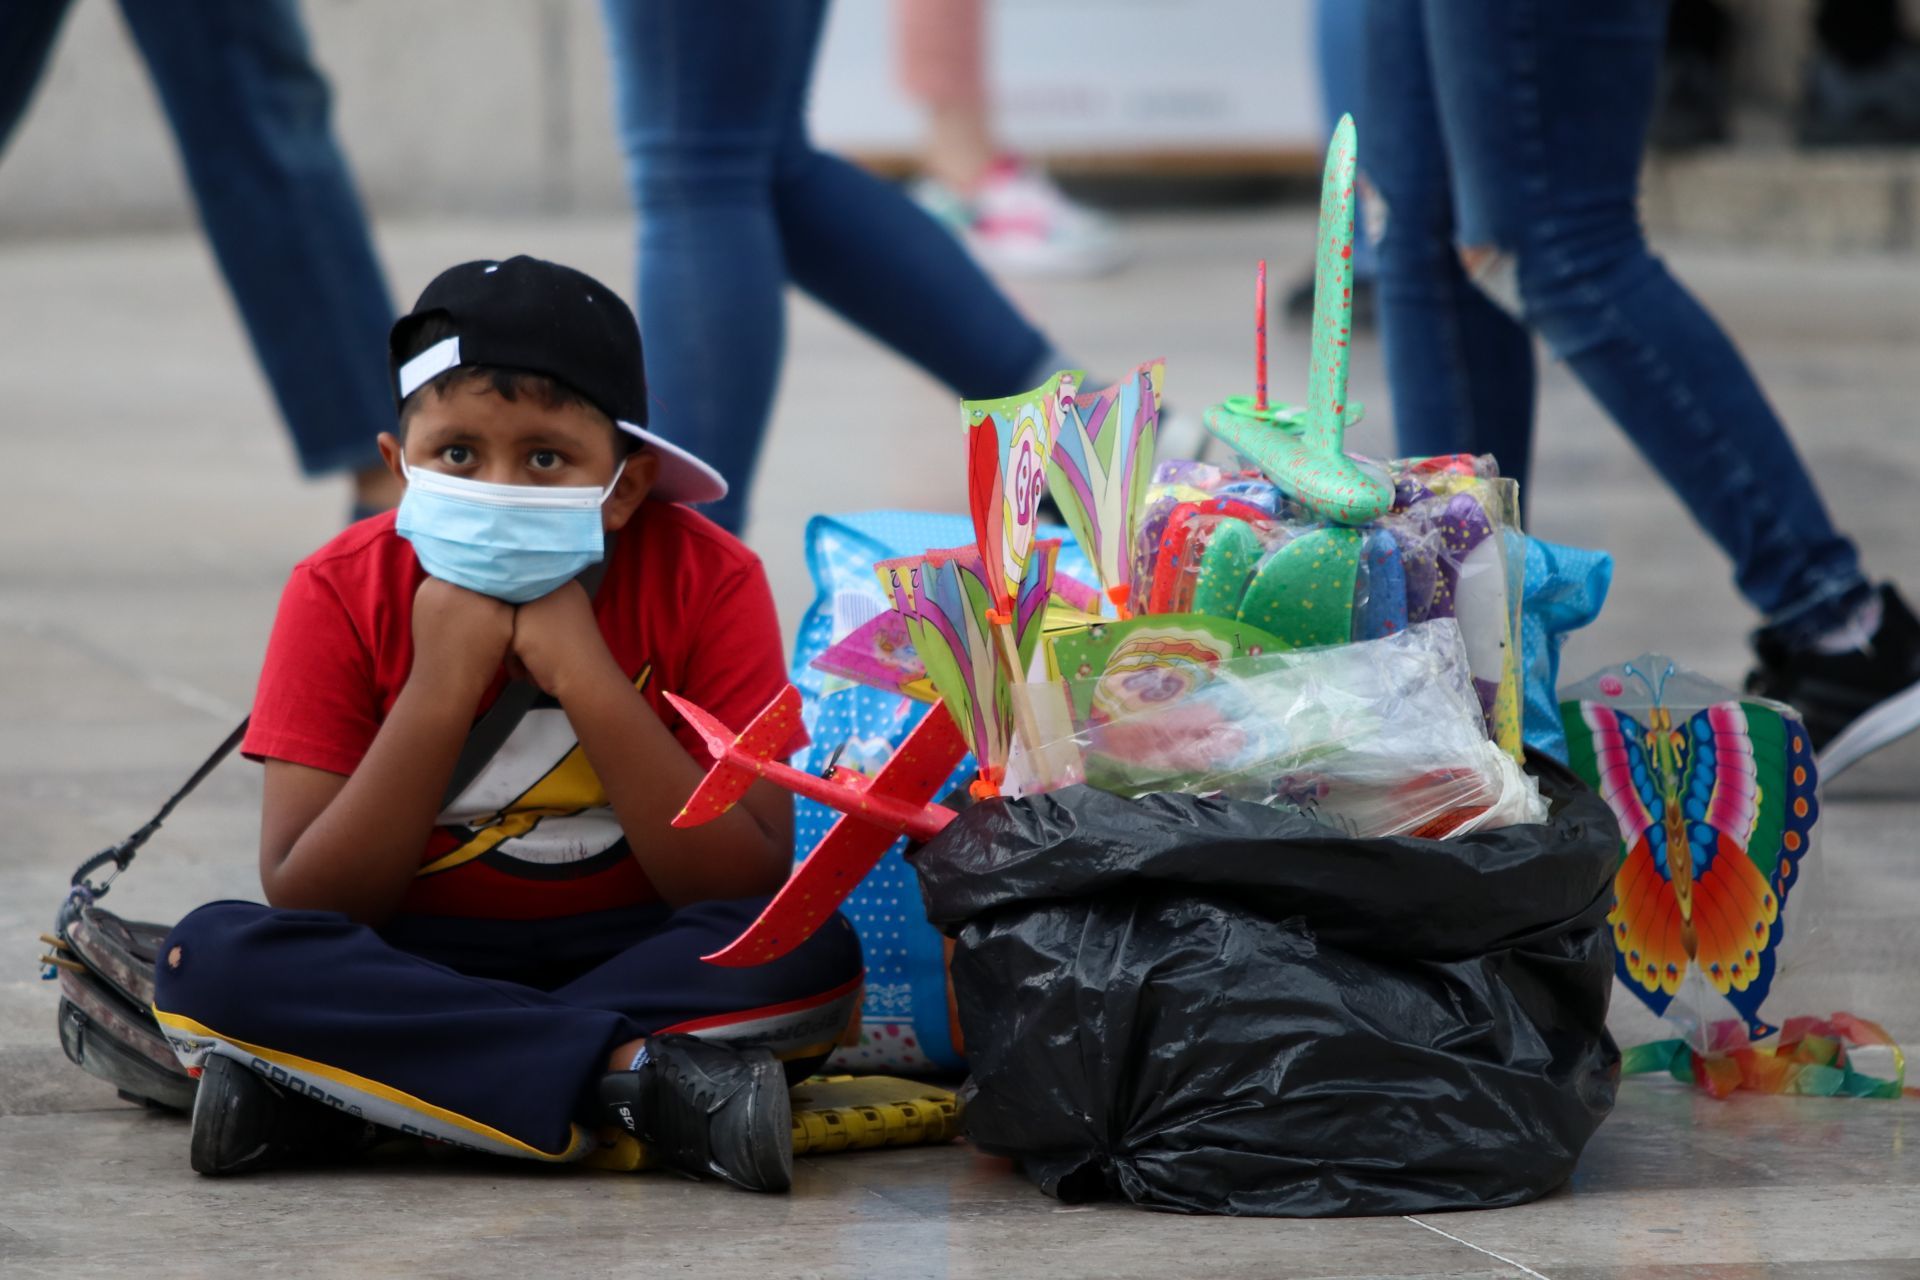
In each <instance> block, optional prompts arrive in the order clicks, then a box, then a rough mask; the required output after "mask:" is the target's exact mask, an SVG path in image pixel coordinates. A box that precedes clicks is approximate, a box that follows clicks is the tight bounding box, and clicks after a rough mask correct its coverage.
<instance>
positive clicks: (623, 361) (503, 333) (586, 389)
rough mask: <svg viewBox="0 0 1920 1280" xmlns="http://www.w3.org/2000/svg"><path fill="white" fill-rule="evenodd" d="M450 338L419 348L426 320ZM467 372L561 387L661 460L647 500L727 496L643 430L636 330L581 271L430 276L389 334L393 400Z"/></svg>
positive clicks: (532, 269) (620, 304)
mask: <svg viewBox="0 0 1920 1280" xmlns="http://www.w3.org/2000/svg"><path fill="white" fill-rule="evenodd" d="M430 319H437V320H439V321H441V322H442V326H443V327H450V328H451V329H452V330H453V332H452V334H451V336H442V337H439V338H437V339H435V340H434V341H432V342H425V341H424V340H423V339H422V338H421V337H420V336H419V335H420V331H421V328H422V325H423V324H424V322H426V321H428V320H430ZM463 365H487V366H492V367H495V368H503V369H523V370H525V371H527V372H528V373H537V374H542V375H544V376H546V377H549V378H553V379H555V380H556V381H559V382H563V383H565V384H566V385H567V386H569V387H571V388H572V389H573V390H575V391H577V392H579V393H580V394H581V395H582V396H585V397H586V398H587V400H588V401H589V402H591V403H592V404H593V405H594V407H596V408H598V409H599V410H600V411H601V412H602V413H604V414H606V415H607V416H608V417H609V418H612V419H613V424H614V426H616V427H618V428H619V429H620V430H622V431H624V432H626V433H627V434H628V435H631V436H634V437H635V438H637V439H639V440H643V441H645V442H646V443H647V444H649V445H651V446H652V447H653V448H654V449H655V451H657V452H658V453H659V455H660V476H659V479H658V480H657V481H656V482H655V484H654V489H653V495H652V496H654V497H656V498H659V499H660V500H662V501H664V502H688V503H693V502H712V501H714V500H715V499H717V498H722V497H725V496H726V492H727V482H726V481H725V480H724V479H722V478H721V475H720V473H719V472H717V471H715V470H714V469H713V468H712V467H710V466H708V465H707V464H706V463H705V462H702V461H701V460H700V459H699V458H696V457H694V456H693V455H692V454H691V453H688V452H687V451H686V450H685V449H682V448H680V447H679V446H678V445H676V444H673V443H671V442H670V441H668V440H665V439H663V438H661V437H660V436H657V435H655V434H653V433H652V432H651V431H648V430H647V429H646V422H647V371H646V362H645V360H644V359H643V358H642V355H641V350H640V326H639V325H638V324H636V323H635V322H634V318H633V311H632V310H631V309H630V308H629V307H628V306H627V304H626V303H625V302H624V301H623V300H622V299H621V297H620V295H619V294H617V293H615V292H614V291H613V290H611V289H609V288H607V286H605V285H603V284H601V283H600V282H599V281H598V280H595V279H594V278H593V277H592V276H590V275H588V274H586V273H585V272H584V271H575V270H574V269H573V268H572V267H563V266H561V265H560V264H559V263H557V262H546V261H543V260H542V259H539V258H529V257H525V256H521V257H517V258H508V259H506V260H505V261H500V262H494V261H480V262H463V263H461V264H460V265H459V266H457V267H448V268H447V269H446V270H445V271H442V272H441V273H440V274H439V275H437V276H435V277H434V278H433V282H432V283H431V284H429V285H428V286H427V287H426V289H425V290H424V291H422V293H421V294H420V300H419V301H418V302H416V303H414V304H413V310H412V311H410V312H408V313H407V314H406V315H404V316H401V317H400V319H398V320H396V321H395V322H394V325H393V329H392V331H391V332H390V333H389V334H388V335H387V367H388V370H389V372H390V373H391V375H392V378H393V395H394V403H395V404H399V403H400V402H402V401H404V400H405V399H406V398H407V397H408V396H410V395H412V394H413V393H414V392H415V391H418V390H419V389H420V388H421V387H424V386H426V385H427V384H428V383H429V382H431V381H433V380H434V379H435V378H437V377H439V376H440V375H441V374H443V373H447V372H449V371H451V370H454V369H458V368H460V367H462V366H463Z"/></svg>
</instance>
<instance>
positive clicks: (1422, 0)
mask: <svg viewBox="0 0 1920 1280" xmlns="http://www.w3.org/2000/svg"><path fill="white" fill-rule="evenodd" d="M1366 3H1367V5H1368V12H1367V75H1366V81H1367V102H1366V108H1367V112H1366V118H1367V119H1368V122H1369V129H1368V131H1367V134H1366V135H1365V136H1363V137H1362V138H1361V139H1360V160H1361V167H1362V168H1363V169H1364V170H1365V173H1366V176H1367V178H1368V180H1369V181H1370V183H1371V184H1372V186H1373V188H1374V190H1375V192H1376V193H1377V198H1378V200H1379V202H1380V205H1381V209H1380V211H1379V212H1378V213H1376V218H1379V217H1380V216H1381V215H1384V232H1383V234H1382V236H1381V239H1380V242H1379V246H1378V248H1379V258H1380V284H1379V295H1378V296H1379V303H1380V314H1381V324H1382V328H1383V334H1384V338H1385V343H1386V357H1387V377H1388V381H1389V384H1390V386H1391V389H1392V393H1393V407H1394V419H1395V422H1396V423H1397V426H1398V431H1399V446H1400V449H1401V450H1402V452H1404V453H1406V454H1409V455H1414V454H1434V453H1452V452H1460V451H1465V452H1473V453H1491V454H1493V455H1494V456H1495V457H1496V458H1498V459H1499V462H1500V468H1501V471H1502V473H1503V474H1506V475H1510V476H1515V477H1517V478H1518V479H1519V480H1520V481H1521V483H1522V484H1523V485H1524V484H1525V483H1526V481H1527V478H1528V472H1529V469H1530V466H1531V462H1532V456H1531V455H1532V445H1533V415H1534V400H1535V378H1536V374H1535V368H1534V348H1533V334H1534V333H1536V332H1537V333H1538V334H1539V335H1540V336H1541V337H1542V338H1544V339H1545V340H1546V342H1547V345H1548V347H1549V348H1550V349H1551V350H1552V352H1553V354H1554V355H1555V356H1557V357H1558V358H1559V359H1561V360H1563V361H1565V362H1566V364H1567V366H1568V367H1569V368H1570V369H1572V370H1573V372H1574V374H1575V375H1576V376H1577V377H1578V378H1579V379H1580V381H1581V382H1582V383H1584V384H1585V386H1586V388H1587V390H1588V392H1589V393H1591V394H1592V395H1593V397H1594V398H1595V399H1596V400H1598V401H1599V402H1600V404H1601V406H1602V407H1604V408H1605V409H1606V410H1607V412H1608V414H1609V415H1611V416H1612V418H1613V420H1614V421H1615V422H1617V423H1619V424H1620V426H1621V428H1622V429H1623V430H1625V431H1626V432H1627V434H1628V435H1629V436H1630V437H1631V438H1632V440H1633V442H1634V444H1635V445H1636V446H1637V447H1638V448H1639V449H1640V451H1641V453H1642V454H1643V455H1644V456H1645V457H1646V459H1647V461H1648V462H1650V463H1651V464H1652V465H1653V467H1654V469H1655V470H1657V471H1658V472H1659V473H1660V474H1661V476H1662V477H1664V478H1665V479H1666V481H1667V483H1668V484H1669V485H1671V486H1672V488H1673V490H1674V492H1675V493H1676V494H1678V495H1679V497H1680V500H1681V501H1682V502H1684V503H1685V504H1686V506H1687V509H1688V510H1689V511H1690V512H1691V513H1692V514H1693V517H1694V519H1695V520H1697V521H1698V522H1699V523H1700V525H1701V526H1702V527H1703V528H1704V529H1705V530H1706V531H1707V533H1708V534H1709V535H1711V536H1712V538H1713V539H1714V541H1716V542H1717V543H1719V544H1720V547H1721V548H1722V550H1724V551H1725V552H1726V553H1727V555H1728V556H1729V557H1730V558H1731V559H1732V561H1733V566H1734V580H1735V582H1736V583H1737V584H1738V586H1739V588H1740V590H1741V592H1742V594H1744V595H1745V596H1746V597H1747V599H1748V600H1749V601H1750V602H1751V603H1752V604H1753V606H1754V607H1755V608H1756V609H1758V610H1759V611H1760V612H1761V613H1762V614H1763V615H1764V616H1765V618H1766V620H1767V627H1768V629H1769V630H1772V631H1775V632H1776V633H1777V634H1778V635H1779V636H1780V638H1781V639H1783V640H1785V641H1786V642H1787V643H1789V644H1796V643H1802V642H1804V641H1806V640H1808V639H1810V638H1811V637H1813V636H1816V635H1818V634H1820V633H1821V632H1824V631H1827V630H1830V629H1832V628H1834V627H1837V626H1839V625H1841V624H1842V623H1843V622H1844V621H1845V620H1846V618H1847V617H1848V616H1849V614H1850V613H1851V612H1852V611H1853V609H1854V608H1855V607H1856V606H1857V605H1858V604H1859V602H1860V601H1861V600H1862V599H1863V598H1864V597H1865V596H1866V595H1867V593H1868V591H1869V587H1868V584H1867V580H1866V579H1865V577H1864V576H1863V575H1862V573H1861V570H1860V562H1859V555H1858V553H1857V551H1856V550H1855V549H1854V546H1853V544H1852V542H1850V541H1849V540H1848V539H1847V538H1846V537H1844V536H1843V535H1841V534H1840V533H1839V532H1838V531H1836V530H1835V528H1834V526H1833V521H1832V519H1831V517H1830V516H1829V515H1828V513H1827V509H1826V506H1825V504H1824V503H1823V502H1822V500H1821V498H1820V494H1819V492H1818V490H1816V489H1815V488H1814V484H1813V480H1812V477H1810V476H1809V475H1808V474H1807V469H1806V466H1805V464H1804V463H1803V462H1802V461H1801V459H1800V457H1799V455H1798V453H1796V452H1795V450H1794V447H1793V442H1792V441H1791V440H1790V439H1789V438H1788V436H1787V433H1786V430H1785V428H1784V427H1783V426H1782V425H1781V423H1780V420H1779V418H1778V417H1777V416H1776V415H1775V414H1774V412H1773V409H1772V407H1771V406H1770V405H1769V404H1768V403H1767V400H1766V397H1765V396H1764V395H1763V394H1762V392H1761V390H1760V387H1759V385H1758V384H1757V383H1756V382H1755V381H1754V378H1753V374H1752V373H1751V372H1750V371H1749V370H1748V368H1747V366H1746V363H1745V362H1744V361H1743V360H1742V359H1741V358H1740V353H1739V352H1738V351H1737V350H1735V349H1734V346H1733V343H1732V342H1731V341H1729V340H1728V338H1727V336H1726V334H1725V333H1723V332H1722V331H1721V329H1720V326H1719V325H1718V324H1716V323H1715V322H1714V320H1713V317H1712V316H1710V315H1708V314H1707V312H1706V310H1705V309H1704V308H1702V307H1701V305H1700V304H1699V302H1697V301H1696V300H1695V299H1694V297H1693V295H1692V294H1690V293H1688V292H1687V291H1686V289H1685V288H1683V287H1682V286H1681V285H1680V283H1679V282H1678V281H1676V280H1675V279H1674V278H1673V276H1672V275H1671V274H1669V273H1668V271H1667V269H1666V267H1665V265H1664V264H1662V263H1661V261H1660V260H1659V259H1658V258H1656V257H1654V256H1653V254H1652V253H1651V252H1649V250H1648V248H1647V244H1646V239H1645V237H1644V235H1643V233H1642V231H1641V228H1640V222H1639V217H1638V212H1637V201H1638V194H1639V177H1640V162H1641V155H1642V152H1643V150H1644V147H1645V143H1646V135H1647V126H1648V123H1649V120H1650V118H1651V115H1652V111H1653V95H1654V83H1655V78H1656V76H1657V75H1658V73H1659V68H1660V58H1661V53H1662V48H1663V43H1664V36H1665V32H1666V21H1667V0H1606V2H1605V3H1599V4H1594V3H1584V2H1581V0H1571V2H1570V0H1366Z"/></svg>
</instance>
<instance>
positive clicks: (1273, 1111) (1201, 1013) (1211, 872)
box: [913, 762, 1620, 1217]
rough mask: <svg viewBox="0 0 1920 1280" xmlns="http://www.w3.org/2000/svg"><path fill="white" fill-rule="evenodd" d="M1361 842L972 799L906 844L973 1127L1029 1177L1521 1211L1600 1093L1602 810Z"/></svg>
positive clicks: (1348, 1206)
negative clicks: (943, 825) (929, 924)
mask: <svg viewBox="0 0 1920 1280" xmlns="http://www.w3.org/2000/svg"><path fill="white" fill-rule="evenodd" d="M1534 769H1535V772H1536V774H1537V775H1538V776H1539V777H1540V781H1541V787H1542V790H1543V792H1544V793H1545V794H1546V796H1547V797H1548V798H1549V800H1550V801H1551V803H1552V814H1551V817H1550V818H1549V820H1548V822H1547V824H1546V825H1544V826H1524V827H1510V828H1507V829H1505V830H1501V831H1493V832H1488V833H1486V834H1484V835H1474V836H1468V837H1464V838H1462V839H1459V840H1451V841H1431V840H1413V839H1379V840H1355V839H1350V838H1347V837H1345V836H1342V835H1340V834H1339V833H1338V832H1336V831H1334V830H1333V829H1331V828H1329V827H1325V826H1322V825H1320V824H1319V823H1316V822H1314V821H1312V820H1310V819H1307V818H1302V817H1299V816H1296V815H1292V814H1288V813H1284V812H1281V811H1278V810H1274V809H1269V808H1265V807H1262V806H1259V805H1253V804H1244V803H1239V802H1234V801H1220V800H1205V799H1197V798H1194V797H1191V796H1179V795H1159V796H1150V797H1147V798H1145V799H1141V800H1126V799H1122V798H1120V797H1118V796H1113V795H1109V794H1107V793H1104V792H1100V791H1095V790H1091V789H1089V788H1086V787H1073V788H1069V789H1067V790H1064V791H1060V792H1057V793H1055V794H1053V795H1050V796H1042V797H1036V798H1032V799H1026V800H1014V801H1004V802H1002V801H992V802H989V803H986V804H982V805H978V806H976V807H974V808H972V809H969V810H967V811H966V812H964V813H962V814H961V815H960V817H959V818H958V819H957V820H955V821H954V822H953V824H952V825H950V826H949V827H948V828H947V829H946V831H945V832H944V833H943V834H942V835H940V836H939V837H938V838H937V839H936V840H934V841H933V842H931V843H930V844H928V845H927V846H926V847H925V848H924V849H922V850H920V851H919V852H918V853H917V854H915V855H913V857H914V865H915V868H916V869H917V870H918V872H919V875H920V889H921V894H922V896H923V897H924V899H925V901H926V906H927V913H928V917H929V918H930V919H931V920H932V921H933V922H934V924H936V925H937V926H939V927H940V928H941V929H942V930H943V931H945V932H946V933H947V934H948V935H949V936H951V937H953V938H954V939H955V942H956V945H955V951H954V956H953V985H954V991H955V994H956V998H957V1003H958V1010H959V1017H960V1025H961V1030H962V1031H963V1033H964V1035H965V1038H966V1054H967V1062H968V1065H969V1067H970V1068H971V1070H972V1073H973V1089H974V1093H973V1096H972V1097H971V1099H970V1101H969V1103H968V1107H967V1111H966V1130H967V1134H968V1136H969V1137H970V1138H971V1139H972V1140H973V1142H974V1143H975V1145H977V1146H978V1147H980V1148H981V1149H982V1150H985V1151H988V1152H991V1153H994V1154H998V1155H1006V1156H1012V1157H1014V1158H1015V1159H1016V1160H1017V1161H1018V1163H1019V1165H1020V1167H1021V1169H1022V1170H1023V1172H1024V1173H1025V1174H1026V1175H1027V1176H1028V1177H1029V1178H1031V1179H1032V1180H1033V1181H1034V1182H1035V1183H1037V1184H1038V1185H1039V1186H1040V1188H1041V1189H1042V1190H1043V1191H1045V1192H1047V1193H1048V1194H1049V1195H1053V1196H1057V1197H1059V1198H1060V1199H1062V1200H1067V1201H1079V1200H1091V1199H1100V1198H1105V1197H1109V1196H1120V1197H1124V1198H1125V1199H1127V1200H1130V1201H1132V1202H1133V1203H1135V1204H1139V1205H1147V1206H1151V1207H1154V1208H1161V1209H1176V1210H1184V1211H1189V1212H1203V1213H1227V1214H1269V1215H1279V1216H1290V1217H1295V1216H1301V1217H1304V1216H1322V1215H1334V1214H1399V1213H1414V1212H1424V1211H1428V1210H1435V1209H1477V1208H1492V1207H1497V1206H1502V1205H1511V1204H1520V1203H1522V1202H1524V1201H1527V1200H1531V1199H1533V1198H1535V1197H1536V1196H1539V1195H1542V1194H1544V1193H1546V1192H1547V1191H1550V1190H1552V1189H1553V1188H1554V1187H1556V1186H1558V1185H1560V1184H1561V1183H1562V1182H1563V1181H1565V1180H1566V1178H1567V1176H1568V1175H1569V1174H1570V1173H1571V1172H1572V1170H1573V1166H1574V1162H1575V1161H1576V1160H1577V1159H1578V1158H1579V1155H1580V1151H1581V1149H1582V1148H1583V1147H1584V1146H1585V1145H1586V1143H1587V1140H1588V1139H1589V1138H1590V1137H1592V1135H1593V1132H1594V1130H1595V1129H1596V1128H1598V1127H1599V1125H1600V1122H1601V1121H1602V1120H1604V1119H1605V1118H1606V1116H1607V1114H1608V1112H1609V1111H1611V1110H1612V1108H1613V1100H1614V1092H1615V1088H1616V1086H1617V1083H1618V1078H1619V1064H1620V1053H1619V1050H1618V1049H1617V1048H1616V1047H1615V1045H1614V1043H1613V1040H1612V1038H1611V1037H1610V1036H1609V1035H1608V1034H1607V1030H1606V1014H1607V998H1608V995H1609V993H1610V990H1611V987H1612V983H1613V950H1612V942H1611V940H1610V938H1609V936H1608V932H1607V924H1606V915H1607V911H1608V908H1609V906H1610V904H1611V901H1612V872H1613V867H1614V862H1615V859H1616V857H1617V856H1618V851H1617V847H1616V841H1617V838H1618V836H1617V828H1616V826H1615V824H1614V820H1613V815H1612V814H1611V813H1610V812H1609V811H1608V809H1607V807H1606V805H1605V804H1604V803H1603V802H1602V801H1601V800H1600V799H1599V798H1598V797H1596V796H1595V795H1593V793H1592V792H1590V791H1588V790H1587V789H1586V788H1584V787H1583V786H1582V785H1581V784H1580V783H1579V782H1578V781H1577V780H1576V779H1575V778H1574V777H1573V776H1572V775H1571V774H1569V773H1567V772H1566V771H1565V770H1563V769H1561V768H1559V767H1558V766H1557V765H1554V764H1552V763H1551V762H1540V763H1537V764H1536V765H1535V766H1534Z"/></svg>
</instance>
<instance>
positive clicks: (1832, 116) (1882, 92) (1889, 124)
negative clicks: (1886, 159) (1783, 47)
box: [1799, 43, 1920, 147]
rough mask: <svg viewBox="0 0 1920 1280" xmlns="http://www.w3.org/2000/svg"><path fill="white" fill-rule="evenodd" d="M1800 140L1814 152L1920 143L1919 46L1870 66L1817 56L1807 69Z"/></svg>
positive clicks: (1897, 50)
mask: <svg viewBox="0 0 1920 1280" xmlns="http://www.w3.org/2000/svg"><path fill="white" fill-rule="evenodd" d="M1799 134H1800V141H1801V143H1802V145H1804V146H1809V147H1884V146H1899V145H1903V144H1907V143H1914V142H1920V45H1915V44H1908V43H1900V44H1897V45H1895V46H1894V47H1893V48H1892V49H1891V50H1889V51H1888V52H1887V54H1886V55H1885V56H1884V57H1881V58H1879V59H1877V60H1875V61H1874V62H1872V63H1869V64H1866V65H1856V64H1852V63H1847V62H1843V61H1841V60H1840V59H1839V58H1836V57H1834V56H1833V55H1831V54H1826V53H1822V54H1819V55H1817V56H1816V57H1815V58H1814V60H1813V61H1812V62H1811V63H1810V64H1809V65H1808V67H1807V83H1806V91H1805V95H1804V96H1803V97H1802V99H1801V102H1800V119H1799Z"/></svg>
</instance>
